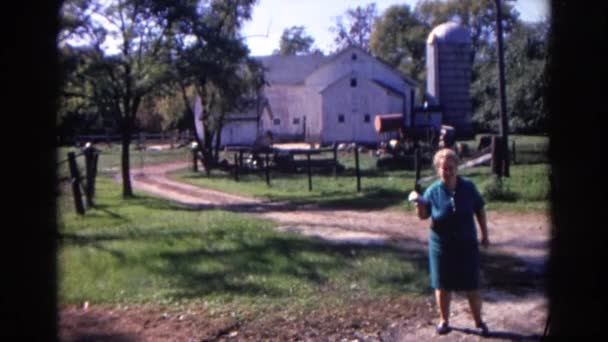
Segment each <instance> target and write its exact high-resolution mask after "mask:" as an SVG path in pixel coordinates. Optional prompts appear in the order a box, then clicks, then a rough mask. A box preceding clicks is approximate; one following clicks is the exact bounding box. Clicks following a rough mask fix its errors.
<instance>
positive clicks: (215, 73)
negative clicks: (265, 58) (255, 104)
mask: <svg viewBox="0 0 608 342" xmlns="http://www.w3.org/2000/svg"><path fill="white" fill-rule="evenodd" d="M255 2H256V1H255V0H223V1H222V0H212V1H184V3H182V6H181V7H179V8H178V9H177V10H176V11H174V12H173V14H172V15H173V16H172V18H173V20H174V22H175V25H174V28H173V30H172V31H171V33H170V35H171V37H172V42H171V51H172V56H174V58H172V66H173V69H174V71H175V80H176V84H177V87H178V89H180V90H181V94H182V98H183V100H184V104H185V107H186V113H187V116H188V117H190V118H194V110H193V98H192V97H189V96H188V94H187V89H188V87H192V88H193V89H194V95H195V96H198V97H199V98H200V100H201V103H202V109H203V115H202V121H203V125H202V126H203V134H202V136H198V134H196V140H197V142H198V145H199V147H200V149H201V151H202V155H203V163H204V165H205V168H206V169H207V170H209V169H210V168H211V167H213V166H214V165H215V163H216V161H217V160H216V159H215V158H214V156H213V151H212V147H213V137H214V135H219V134H221V126H222V123H223V120H224V116H225V114H226V113H227V112H229V111H230V110H233V109H235V108H240V107H239V106H240V104H241V101H243V97H246V96H248V95H249V94H250V93H251V92H254V93H255V92H256V90H255V89H254V90H252V91H248V90H249V89H243V88H242V87H245V86H246V85H252V86H253V85H256V84H258V83H256V82H253V83H248V82H247V80H246V78H244V76H243V75H247V72H243V68H246V69H247V70H249V71H250V72H257V73H258V74H257V76H256V77H254V78H255V79H259V78H262V76H261V72H262V68H261V66H260V65H257V66H256V64H257V62H255V61H254V60H253V59H251V58H250V57H249V49H248V48H247V47H246V46H245V44H244V42H243V40H242V39H241V37H240V36H239V30H240V28H241V25H242V22H243V21H244V20H247V19H249V18H250V17H251V9H252V7H253V5H254V4H255ZM191 127H192V129H193V131H194V132H196V130H195V129H194V120H192V126H191ZM219 139H220V138H219V137H217V136H216V141H219ZM216 156H217V153H216Z"/></svg>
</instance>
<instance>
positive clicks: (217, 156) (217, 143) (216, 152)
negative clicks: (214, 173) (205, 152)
mask: <svg viewBox="0 0 608 342" xmlns="http://www.w3.org/2000/svg"><path fill="white" fill-rule="evenodd" d="M223 127H224V114H222V116H221V118H220V120H219V122H218V127H217V130H216V131H215V149H214V151H213V160H214V161H215V162H216V163H217V162H219V160H220V144H221V142H222V128H223Z"/></svg>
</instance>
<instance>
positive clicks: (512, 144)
mask: <svg viewBox="0 0 608 342" xmlns="http://www.w3.org/2000/svg"><path fill="white" fill-rule="evenodd" d="M511 146H512V148H511V149H512V150H513V165H515V162H516V161H515V140H511Z"/></svg>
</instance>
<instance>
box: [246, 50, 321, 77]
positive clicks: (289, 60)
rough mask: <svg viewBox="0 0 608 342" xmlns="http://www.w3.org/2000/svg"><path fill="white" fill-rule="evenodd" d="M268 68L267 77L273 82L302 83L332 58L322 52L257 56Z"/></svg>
mask: <svg viewBox="0 0 608 342" xmlns="http://www.w3.org/2000/svg"><path fill="white" fill-rule="evenodd" d="M255 58H256V59H258V60H259V61H260V62H262V64H263V65H264V67H265V68H266V69H267V70H266V75H265V76H266V79H267V80H268V81H269V82H270V84H272V83H280V84H300V83H304V79H306V77H307V76H308V75H310V74H311V73H312V72H313V71H315V70H316V69H317V68H319V67H320V66H321V65H323V64H325V62H326V61H327V60H328V59H329V58H330V57H328V56H325V55H323V54H320V53H313V54H310V55H272V56H261V57H255Z"/></svg>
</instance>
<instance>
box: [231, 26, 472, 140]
mask: <svg viewBox="0 0 608 342" xmlns="http://www.w3.org/2000/svg"><path fill="white" fill-rule="evenodd" d="M257 58H258V60H259V61H260V62H261V63H262V64H263V65H264V67H265V68H266V74H265V77H266V80H267V81H268V83H269V84H268V85H267V86H265V87H264V89H263V92H262V94H263V95H262V98H261V99H260V101H259V103H258V105H257V106H256V108H252V110H251V111H250V112H249V113H238V114H236V113H233V114H231V115H229V116H228V117H227V119H226V120H225V122H224V127H223V130H222V145H251V144H256V143H262V142H263V141H267V139H268V137H269V136H272V141H273V142H287V141H290V142H292V141H298V142H310V143H321V144H329V143H333V142H358V143H365V144H377V143H378V142H380V141H382V140H385V139H386V138H387V136H385V134H384V133H383V134H379V133H378V132H377V131H376V129H375V127H374V119H375V117H376V116H377V115H382V114H389V113H399V114H402V116H403V124H404V126H405V127H406V131H409V128H421V127H431V126H432V127H434V128H435V129H437V128H438V127H440V126H441V125H449V126H452V127H454V128H455V131H456V134H457V136H459V137H468V136H470V135H471V134H472V133H473V131H472V123H471V116H472V104H471V97H470V93H469V92H470V90H469V89H470V80H471V38H470V32H469V30H468V29H467V28H465V27H462V26H460V25H458V24H455V23H452V22H448V23H444V24H441V25H439V26H437V27H435V28H434V29H433V30H432V31H431V33H430V34H429V36H428V39H427V87H426V88H427V91H426V94H425V101H426V103H425V106H422V105H421V103H416V104H415V101H414V97H415V90H416V88H417V83H416V82H415V81H414V80H412V79H411V78H409V77H408V76H407V75H404V74H403V73H401V72H400V71H398V70H396V69H394V68H392V67H391V66H390V65H389V64H387V63H386V62H384V61H382V60H380V59H378V58H376V57H374V56H372V55H370V54H369V53H367V52H366V51H364V50H362V49H360V48H358V47H356V46H351V47H348V48H345V49H343V50H342V51H340V52H338V53H336V54H334V55H330V56H325V55H323V54H320V53H316V54H310V55H271V56H263V57H257ZM416 102H417V101H416ZM415 105H416V107H415ZM394 134H396V133H394V132H393V135H394Z"/></svg>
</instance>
